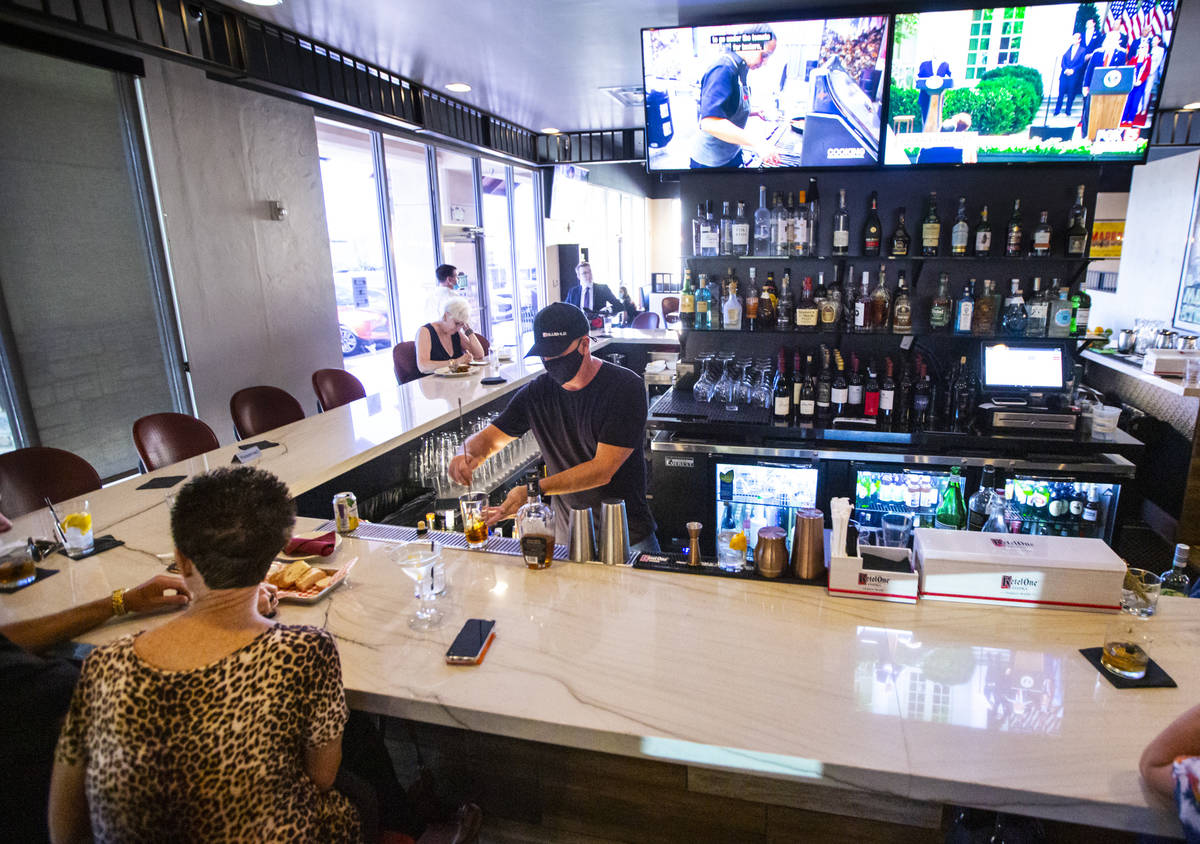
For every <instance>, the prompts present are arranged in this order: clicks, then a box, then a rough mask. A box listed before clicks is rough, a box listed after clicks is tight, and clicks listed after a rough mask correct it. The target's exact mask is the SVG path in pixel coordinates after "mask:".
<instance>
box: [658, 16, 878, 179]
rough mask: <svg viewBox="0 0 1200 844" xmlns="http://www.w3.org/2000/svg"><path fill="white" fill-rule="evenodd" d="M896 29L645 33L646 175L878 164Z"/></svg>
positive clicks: (822, 26)
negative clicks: (889, 60) (891, 39)
mask: <svg viewBox="0 0 1200 844" xmlns="http://www.w3.org/2000/svg"><path fill="white" fill-rule="evenodd" d="M888 21H889V18H888V16H886V15H880V16H875V17H858V18H831V19H828V20H799V21H797V20H792V21H775V22H772V23H758V24H741V25H738V24H732V25H722V26H697V27H672V28H669V29H643V30H642V72H643V76H644V81H645V89H646V165H647V167H648V169H649V170H650V171H652V172H662V171H682V170H698V169H706V168H715V169H723V170H732V169H738V168H744V167H754V168H758V167H805V168H811V167H856V166H857V167H873V166H875V165H877V164H878V163H879V159H880V149H879V124H880V114H881V104H882V94H883V82H884V77H885V68H886V65H887V45H888Z"/></svg>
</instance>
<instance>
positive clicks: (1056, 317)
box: [1046, 279, 1071, 337]
mask: <svg viewBox="0 0 1200 844" xmlns="http://www.w3.org/2000/svg"><path fill="white" fill-rule="evenodd" d="M1051 289H1052V291H1053V293H1052V297H1051V300H1050V309H1049V313H1048V315H1047V322H1046V336H1047V337H1070V336H1071V300H1070V299H1069V298H1067V289H1066V288H1065V287H1061V286H1059V283H1058V279H1054V282H1053V284H1052V288H1051Z"/></svg>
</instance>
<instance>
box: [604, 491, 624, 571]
mask: <svg viewBox="0 0 1200 844" xmlns="http://www.w3.org/2000/svg"><path fill="white" fill-rule="evenodd" d="M628 558H629V522H628V520H627V519H626V516H625V502H624V501H622V500H621V499H620V498H606V499H604V500H603V501H601V502H600V562H602V563H604V564H605V565H608V566H623V565H625V563H626V561H627V560H628Z"/></svg>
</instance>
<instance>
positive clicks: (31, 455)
mask: <svg viewBox="0 0 1200 844" xmlns="http://www.w3.org/2000/svg"><path fill="white" fill-rule="evenodd" d="M98 489H100V475H98V474H97V473H96V470H95V469H93V468H92V464H91V463H88V462H87V461H86V460H84V459H83V458H82V457H80V456H79V455H78V454H74V453H72V452H70V451H64V450H63V449H61V448H46V447H44V446H32V447H30V448H19V449H17V450H16V451H10V452H8V453H7V454H0V508H3V510H4V514H5V515H6V516H9V517H12V518H15V517H17V516H23V515H25V514H26V513H31V512H33V511H34V510H37V509H38V508H40V507H45V506H46V502H45V501H44V500H43V499H45V498H49V499H50V500H51V501H53V502H55V503H57V502H59V501H65V500H67V499H68V498H78V497H79V496H81V495H87V494H88V493H89V492H95V491H96V490H98Z"/></svg>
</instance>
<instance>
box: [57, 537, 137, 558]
mask: <svg viewBox="0 0 1200 844" xmlns="http://www.w3.org/2000/svg"><path fill="white" fill-rule="evenodd" d="M124 544H125V542H124V540H121V539H117V538H115V537H113V536H112V535H111V534H107V535H105V536H97V537H96V544H95V545H93V546H92V550H91V551H88V552H86V553H84V554H68V553H67V552H66V550H65V549H63V550H61V551H59V552H58V553H60V554H62V555H63V556H64V557H70V558H71V559H72V560H84V559H87V558H88V557H94V556H96V555H97V554H103V553H104V552H105V551H111V550H112V549H113V548H119V547H121V546H122V545H124Z"/></svg>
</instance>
